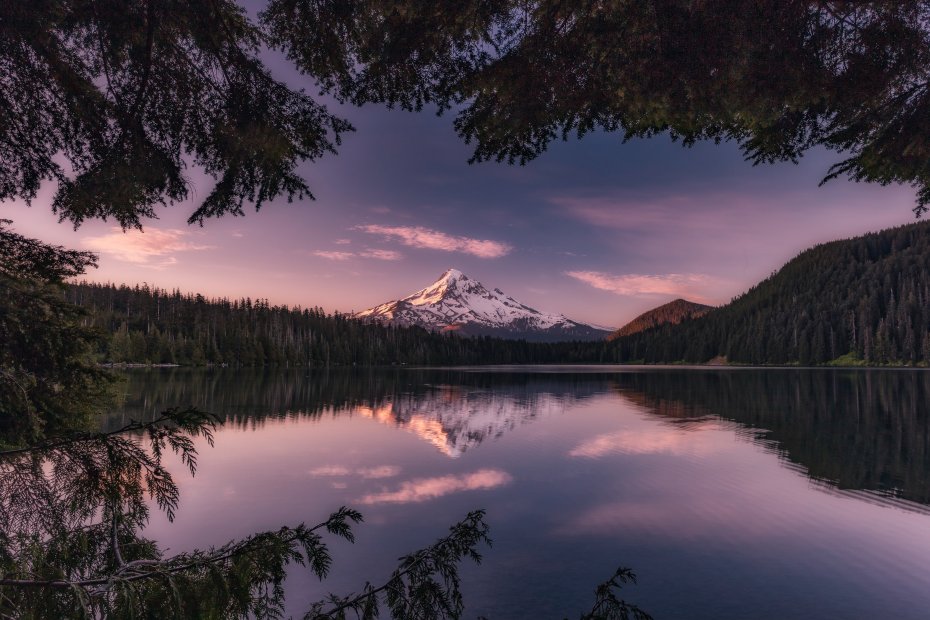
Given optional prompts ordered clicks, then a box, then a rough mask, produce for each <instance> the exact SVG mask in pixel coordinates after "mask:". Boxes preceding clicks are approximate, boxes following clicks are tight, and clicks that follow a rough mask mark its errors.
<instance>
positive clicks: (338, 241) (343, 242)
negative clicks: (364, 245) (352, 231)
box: [333, 239, 352, 245]
mask: <svg viewBox="0 0 930 620" xmlns="http://www.w3.org/2000/svg"><path fill="white" fill-rule="evenodd" d="M333 243H335V244H336V245H349V244H350V243H352V240H351V239H336V240H335V241H333Z"/></svg>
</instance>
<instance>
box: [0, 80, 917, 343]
mask: <svg viewBox="0 0 930 620" xmlns="http://www.w3.org/2000/svg"><path fill="white" fill-rule="evenodd" d="M292 81H293V80H292ZM295 83H296V82H295ZM305 86H306V87H307V89H308V91H313V88H312V85H305ZM337 109H339V110H341V112H342V114H343V115H345V116H346V117H348V118H349V120H351V121H352V122H353V123H354V124H355V126H356V128H357V132H356V133H354V134H350V135H348V136H347V138H346V140H345V142H344V144H343V146H342V147H341V150H340V153H339V155H337V156H330V157H328V158H327V159H324V160H323V161H321V162H318V163H317V164H312V165H305V166H304V168H303V171H304V173H305V176H306V178H307V179H308V181H309V184H310V187H311V189H312V190H313V192H314V195H315V196H316V198H317V199H316V200H315V201H312V200H305V201H302V202H295V203H294V204H287V202H286V200H279V201H276V202H275V203H272V204H269V205H267V206H265V207H264V208H263V209H262V211H261V212H259V213H255V212H254V211H249V212H247V214H246V216H245V217H241V218H233V217H226V218H223V219H219V220H213V221H208V222H207V224H206V226H204V227H203V228H200V227H196V226H187V224H186V223H185V220H186V218H187V216H188V215H189V214H190V213H191V211H192V210H193V208H194V207H193V206H192V205H191V204H186V205H176V206H174V207H171V208H166V209H163V210H162V216H161V218H160V219H159V220H153V221H151V222H149V223H147V224H146V227H145V232H144V233H140V232H138V231H131V232H128V233H123V232H122V231H121V230H120V229H119V228H118V227H114V224H113V223H103V222H92V223H88V224H85V225H84V226H82V227H81V228H80V229H78V230H77V231H74V230H72V229H71V227H70V226H69V225H68V224H67V223H58V222H57V218H56V217H55V216H54V215H53V214H52V213H51V211H50V208H49V203H50V201H51V194H52V191H51V188H46V190H45V191H43V192H42V193H41V194H40V196H39V198H38V199H37V200H36V201H35V202H34V204H33V206H32V208H27V207H25V205H23V204H21V203H5V204H4V205H3V207H2V215H0V217H5V218H9V219H12V220H13V221H14V225H15V228H16V230H17V231H18V232H20V233H22V234H26V235H29V236H34V237H38V238H40V239H43V240H45V241H50V242H55V243H60V244H63V245H66V246H69V247H76V248H82V249H88V250H93V251H95V252H98V253H99V254H100V261H99V262H100V267H99V269H97V270H92V271H91V273H89V274H88V279H91V280H95V281H111V282H117V283H128V284H135V283H142V282H147V283H149V284H152V285H157V286H160V287H164V288H168V289H173V288H179V289H181V290H182V291H190V292H200V293H203V294H205V295H207V296H228V297H240V296H241V297H244V296H249V297H252V298H257V297H263V298H268V299H269V301H270V302H272V303H279V304H289V305H296V304H299V305H302V306H321V307H323V308H324V309H326V310H329V311H333V310H339V311H342V312H351V311H357V310H361V309H364V308H367V307H371V306H373V305H375V304H378V303H381V302H382V301H384V300H385V299H396V298H398V297H401V296H403V295H406V294H408V293H409V292H411V291H414V290H417V289H420V288H422V287H423V286H426V285H427V284H429V283H430V282H432V281H433V280H435V279H436V278H437V277H438V276H439V274H441V273H442V272H443V271H444V270H446V269H447V268H449V267H455V268H458V269H460V270H462V271H464V272H465V273H467V274H469V275H470V276H471V277H473V278H476V279H478V280H480V281H481V282H483V283H484V284H485V285H486V286H488V287H491V288H494V287H500V288H501V289H503V290H505V291H507V293H508V294H510V295H514V296H515V297H516V298H518V299H520V300H521V301H523V302H524V303H527V304H529V305H531V306H533V307H535V308H538V309H540V310H542V311H546V312H556V313H562V314H565V315H567V316H568V317H570V318H572V319H574V320H577V321H583V322H588V323H594V324H600V325H612V326H618V325H621V324H623V323H625V322H626V321H627V320H629V319H631V318H633V317H634V316H636V315H637V314H639V313H641V312H643V311H645V310H647V309H649V308H652V307H655V306H657V305H660V304H662V303H665V302H668V301H670V300H672V299H675V298H676V297H685V298H688V299H690V300H693V301H697V302H701V303H709V304H719V303H724V302H726V301H728V300H729V299H730V298H731V297H733V296H735V295H737V294H739V293H741V292H743V291H744V290H746V289H747V288H748V287H750V286H752V285H753V284H754V283H756V282H757V281H759V280H760V279H762V278H764V277H765V276H767V275H768V274H770V273H771V272H772V271H774V270H776V269H778V268H779V267H780V266H781V265H782V264H783V263H784V262H786V261H787V260H788V259H790V258H791V257H793V256H794V255H796V254H797V253H798V252H799V251H801V250H803V249H805V248H807V247H809V246H811V245H813V244H815V243H819V242H824V241H829V240H832V239H837V238H844V237H849V236H854V235H858V234H861V233H864V232H868V231H872V230H878V229H881V228H887V227H890V226H896V225H900V224H906V223H909V222H911V221H912V220H913V214H912V213H911V207H912V206H913V202H914V194H913V192H912V191H911V190H910V189H909V188H907V187H896V186H891V187H884V188H883V187H878V186H874V185H864V184H855V183H850V182H846V181H843V180H839V181H833V182H831V183H828V184H827V185H826V186H824V187H818V182H819V180H820V179H821V177H822V176H823V175H824V174H825V172H826V170H827V168H828V167H829V165H830V164H831V163H832V162H834V161H836V156H835V154H827V153H822V152H820V153H818V152H815V153H812V154H811V155H809V156H808V157H805V158H804V159H802V160H801V162H800V164H799V165H792V164H779V165H775V166H760V167H755V168H753V167H751V166H750V165H749V164H747V163H745V162H744V161H743V160H742V156H741V155H740V153H739V151H738V149H737V148H736V146H735V145H733V144H723V145H719V146H716V145H713V144H699V145H697V146H696V147H694V148H691V149H684V148H682V147H681V146H680V145H678V144H674V143H672V142H671V141H670V140H669V139H668V138H667V137H658V138H654V139H652V140H649V141H633V142H631V143H628V144H621V142H620V139H619V138H618V137H617V136H612V135H604V134H600V135H591V136H588V137H586V138H584V139H583V140H581V141H578V140H570V141H569V142H567V143H558V144H555V145H554V146H553V147H552V148H551V149H550V150H549V152H547V153H546V154H544V155H543V156H542V157H540V158H539V159H538V160H536V161H534V162H531V163H530V164H528V165H527V166H524V167H519V166H508V165H506V164H497V163H484V164H478V165H468V164H467V163H466V162H467V159H468V157H469V155H470V150H469V148H468V146H467V145H464V144H462V142H461V141H460V140H459V139H458V138H457V137H456V136H455V134H454V133H453V130H452V126H451V121H452V118H451V117H450V116H444V117H438V118H437V117H436V116H435V115H433V114H432V113H431V112H430V111H424V112H422V113H419V114H412V113H406V112H399V111H388V110H384V109H382V108H378V107H376V106H371V107H365V108H362V109H358V108H350V107H346V108H338V107H337ZM191 172H192V184H193V189H194V192H193V196H194V199H195V200H199V199H202V198H203V196H204V195H205V194H206V193H207V191H208V190H207V188H208V187H209V185H208V184H207V182H206V180H205V179H204V178H203V177H202V176H196V171H191Z"/></svg>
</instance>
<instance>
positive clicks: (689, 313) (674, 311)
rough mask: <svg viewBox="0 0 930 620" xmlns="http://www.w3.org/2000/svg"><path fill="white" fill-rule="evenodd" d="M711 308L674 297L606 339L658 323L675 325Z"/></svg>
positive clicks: (702, 314)
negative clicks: (674, 298)
mask: <svg viewBox="0 0 930 620" xmlns="http://www.w3.org/2000/svg"><path fill="white" fill-rule="evenodd" d="M711 310H713V306H705V305H704V304H698V303H694V302H693V301H688V300H687V299H676V300H675V301H670V302H668V303H667V304H663V305H661V306H659V307H658V308H653V309H652V310H649V311H647V312H643V313H642V314H640V315H639V316H638V317H636V318H635V319H633V320H632V321H630V322H629V323H627V324H626V325H624V326H623V327H621V328H620V329H618V330H617V331H615V332H613V333H612V334H611V335H610V336H609V337H608V339H609V340H616V339H617V338H622V337H623V336H629V335H631V334H637V333H639V332H642V331H646V330H647V329H651V328H653V327H659V326H660V325H665V324H670V325H677V324H678V323H681V322H682V321H684V320H685V319H693V318H697V317H699V316H704V315H705V314H707V313H708V312H710V311H711Z"/></svg>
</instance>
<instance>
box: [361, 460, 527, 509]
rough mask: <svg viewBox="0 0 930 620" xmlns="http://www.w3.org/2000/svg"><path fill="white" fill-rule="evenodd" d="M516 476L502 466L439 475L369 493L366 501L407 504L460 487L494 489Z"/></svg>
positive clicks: (454, 491)
mask: <svg viewBox="0 0 930 620" xmlns="http://www.w3.org/2000/svg"><path fill="white" fill-rule="evenodd" d="M511 480H513V478H512V477H511V476H510V474H508V473H507V472H505V471H501V470H499V469H480V470H478V471H476V472H472V473H470V474H462V475H458V476H456V475H451V474H450V475H448V476H438V477H435V478H420V479H417V480H409V481H407V482H404V483H402V484H401V485H400V488H398V489H397V490H396V491H384V492H381V493H373V494H370V495H365V496H364V497H362V498H361V499H359V500H358V501H359V503H362V504H385V503H391V504H406V503H418V502H425V501H427V500H431V499H436V498H437V497H442V496H444V495H449V494H451V493H458V492H460V491H478V490H486V489H493V488H495V487H499V486H502V485H505V484H508V483H509V482H510V481H511Z"/></svg>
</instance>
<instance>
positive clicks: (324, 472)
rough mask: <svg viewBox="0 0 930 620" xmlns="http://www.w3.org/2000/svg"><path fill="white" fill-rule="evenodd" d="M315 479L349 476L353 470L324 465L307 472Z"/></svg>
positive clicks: (339, 466)
mask: <svg viewBox="0 0 930 620" xmlns="http://www.w3.org/2000/svg"><path fill="white" fill-rule="evenodd" d="M307 473H308V474H309V475H310V476H312V477H314V478H325V477H328V476H348V475H349V474H351V473H352V470H351V469H349V468H348V467H343V466H342V465H322V466H320V467H315V468H313V469H311V470H310V471H308V472H307Z"/></svg>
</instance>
